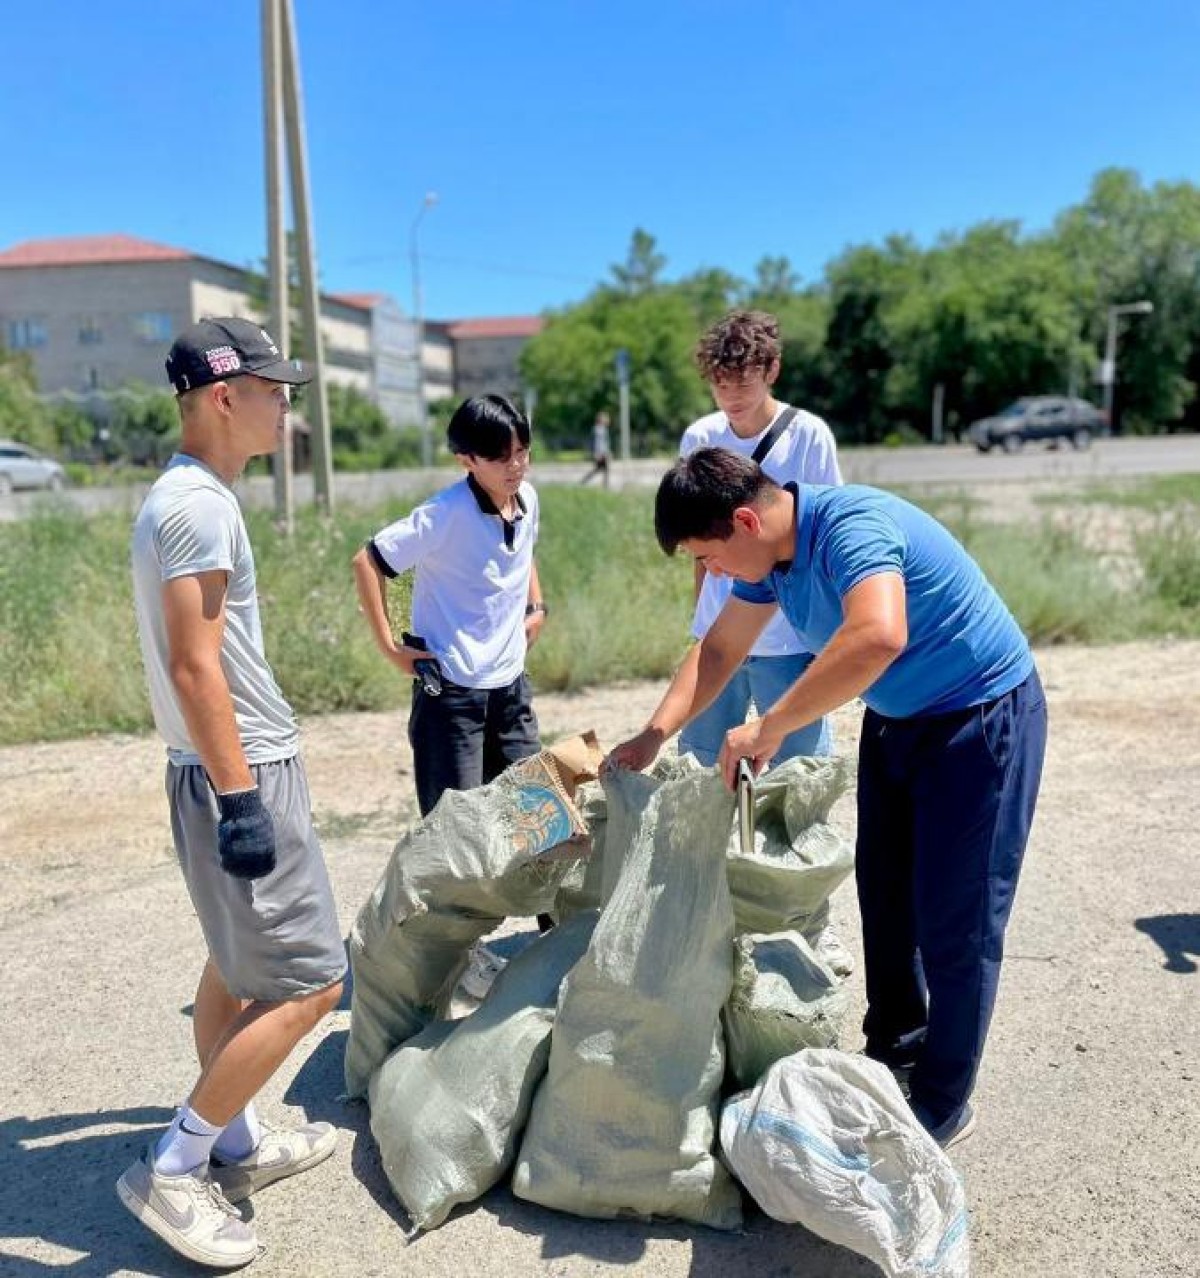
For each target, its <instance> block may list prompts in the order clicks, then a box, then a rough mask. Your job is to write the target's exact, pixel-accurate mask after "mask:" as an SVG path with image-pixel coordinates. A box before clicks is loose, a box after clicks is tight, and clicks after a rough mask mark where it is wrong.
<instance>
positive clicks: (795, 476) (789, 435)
mask: <svg viewBox="0 0 1200 1278" xmlns="http://www.w3.org/2000/svg"><path fill="white" fill-rule="evenodd" d="M780 353H781V347H780V342H779V321H778V320H777V319H776V318H775V317H774V316H773V315H768V314H767V313H766V312H765V311H743V310H737V311H731V312H730V313H729V314H728V315H726V316H725V317H724V319H722V320H720V321H718V322H717V323H716V324H714V325H713V326H712V327H711V328H710V329H708V331H707V332H706V333H705V334H704V335H703V336H702V337H701V338H700V341H699V342H698V344H697V346H696V364H697V367H698V368H699V370H700V374H701V376H702V377H703V378H704V380H705V381H706V382H708V384H709V386H710V387H711V389H712V395H713V399H714V400H715V401H716V404H717V409H718V411H717V412H715V413H709V414H708V416H707V417H701V418H700V420H699V421H697V422H693V423H692V425H691V426H689V427H688V428H687V430H686V431H685V432H684V436H683V442H682V443H681V444H680V447H679V452H680V456H682V457H689V456H691V454H692V453H694V452H695V451H696V450H697V449H698V448H727V449H729V450H730V451H731V452H735V453H738V454H740V455H741V456H743V457H752V458H753V459H754V460H755V461H756V462H758V464H759V465H760V466H761V467H762V469H763V470H764V471H765V472H766V474H767V475H769V476H770V477H771V478H772V479H774V480H775V481H776V483H779V484H786V483H804V484H841V482H842V475H841V471H840V470H839V469H838V462H837V444H836V442H835V441H834V438H833V432H832V431H831V430H830V429H829V427H828V426H826V424H825V423H824V422H823V421H822V420H821V418H819V417H815V416H814V415H813V414H812V413H806V412H805V411H804V410H803V409H796V408H792V407H790V406H789V405H787V404H783V403H781V402H780V401H779V400H777V399H776V398H775V397H774V395H773V394H772V392H771V388H772V386H773V385H774V383H775V380H776V379H777V378H778V376H779V360H780ZM695 568H696V612H695V617H694V619H693V621H692V634H693V635H694V636H695V638H696V639H703V638H704V636H705V634H706V633H707V632H708V629H709V627H710V626H711V625H712V624H713V622H714V621H715V620H716V619H717V614H718V613H719V612H720V611H721V608H722V607H723V605H724V603H725V601H726V600H727V599H728V598H729V593H730V590H731V589H732V586H733V583H732V582H731V581H730V580H729V579H728V578H725V577H718V576H715V575H714V574H712V573H709V572H706V571H705V568H704V565H703V564H701V563H700V562H699V561H697V563H696V565H695ZM696 651H697V649H693V654H694V653H695V652H696ZM812 659H813V658H812V654H811V653H809V652H808V651H807V650H806V649H805V648H804V646H803V644H801V642H800V640H799V639H798V638H797V635H796V632H795V630H793V629H792V627H791V626H790V625H788V623H787V621H786V620H785V618H784V617H783V616H782V615H781V614H780V613H778V612H776V613H775V615H774V617H773V618H772V620H771V621H770V622H769V623H768V625H767V628H766V629H765V630H764V631H763V632H762V634H761V635H760V636H759V638H758V641H757V642H756V643H755V645H754V647H753V649H752V650H751V652H750V655H749V657H747V658H746V660H745V661H744V662H743V663H742V665H741V666H740V667H739V668H738V670H737V671H736V672H735V674H734V675H733V677H732V678H731V679H730V681H729V683H728V684H727V685H726V686H725V688H724V690H723V691H722V692H721V693H720V695H719V696H718V697H717V699H716V700H715V701H714V702H713V704H712V705H711V706H709V707H708V709H707V710H705V711H703V712H702V713H701V714H699V715H697V716H696V718H695V719H693V720H692V721H691V722H690V723H689V724H688V725H687V726H686V727H685V728H684V730H683V732H682V734H681V736H680V738H679V751H680V753H681V754H693V755H695V756H696V758H697V759H698V760H699V761H700V762H701V763H703V764H704V765H705V766H707V767H711V766H712V765H713V764H715V763H716V761H717V756H718V755H719V754H720V753H721V746H722V745H723V744H724V741H725V734H726V733H727V732H728V731H730V729H732V728H737V727H740V726H741V725H742V724H743V723H744V722H745V721H746V712H747V711H748V710H749V708H750V704H751V702H753V704H754V706H755V708H756V709H757V710H758V713H759V714H760V715H762V714H766V712H767V711H768V710H769V709H770V708H771V707H772V706H773V705H774V704H775V703H776V701H778V700H779V698H780V697H781V696H783V694H784V693H785V692H786V691H787V690H788V689H789V688H790V687H791V686H792V684H794V683H795V682H796V680H797V679H799V678H800V676H801V675H802V674H803V673H804V671H805V670H806V669H807V668H808V666H809V664H810V663H811V662H812ZM832 748H833V747H832V740H831V737H830V732H829V726H828V723H827V721H826V720H825V719H824V718H819V719H817V720H816V721H815V722H813V723H810V724H807V725H805V726H804V727H803V728H801V729H800V730H799V731H796V732H792V733H791V734H789V735H788V736H787V737H785V738H784V740H783V743H782V744H781V745H780V747H779V752H778V754H776V756H775V759H774V762H776V763H782V762H783V761H784V760H785V759H790V758H793V757H794V756H796V755H812V754H829V753H830V751H831V750H832Z"/></svg>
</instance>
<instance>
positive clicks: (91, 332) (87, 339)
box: [79, 315, 104, 346]
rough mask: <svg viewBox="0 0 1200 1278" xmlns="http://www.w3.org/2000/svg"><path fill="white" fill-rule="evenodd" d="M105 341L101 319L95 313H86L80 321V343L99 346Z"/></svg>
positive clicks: (81, 344)
mask: <svg viewBox="0 0 1200 1278" xmlns="http://www.w3.org/2000/svg"><path fill="white" fill-rule="evenodd" d="M102 341H104V333H103V332H102V331H101V328H100V321H99V320H98V319H97V318H96V317H95V316H94V315H85V316H84V317H83V319H81V320H80V321H79V345H80V346H99V345H100V343H101V342H102Z"/></svg>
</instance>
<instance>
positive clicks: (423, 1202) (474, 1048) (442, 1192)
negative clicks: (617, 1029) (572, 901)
mask: <svg viewBox="0 0 1200 1278" xmlns="http://www.w3.org/2000/svg"><path fill="white" fill-rule="evenodd" d="M595 923H596V913H595V912H594V911H592V912H590V913H580V914H575V915H573V916H572V917H571V918H570V919H569V920H567V921H566V922H565V923H561V924H559V926H558V927H556V928H554V929H553V931H551V932H548V933H547V934H546V935H545V936H542V937H539V938H538V939H537V940H536V941H534V942H533V943H532V944H531V945H529V946H527V947H526V948H525V949H524V950H522V951H521V953H520V954H518V955H517V956H516V958H514V959H513V960H512V961H511V962H510V963H508V965H507V966H506V967H505V968H504V970H503V971H502V972H501V973H500V975H499V976H497V978H496V981H495V984H494V985H493V986H492V988H491V990H490V991H489V992H488V996H487V998H486V999H485V1000H484V1001H483V1003H482V1004H481V1006H479V1007H478V1008H476V1010H475V1011H474V1012H472V1013H471V1015H470V1016H468V1017H465V1018H464V1019H463V1020H460V1021H435V1022H434V1023H433V1024H432V1025H430V1026H428V1027H427V1028H425V1029H424V1030H422V1031H421V1033H419V1034H417V1035H416V1036H415V1037H414V1038H410V1039H409V1040H408V1041H407V1042H406V1043H404V1044H403V1046H401V1047H399V1048H397V1049H396V1051H394V1052H393V1053H392V1054H391V1056H389V1057H388V1059H387V1060H386V1061H385V1062H384V1064H383V1065H382V1066H381V1067H380V1068H379V1069H378V1070H376V1072H375V1074H374V1075H373V1076H372V1078H371V1085H370V1093H369V1094H370V1100H371V1131H372V1133H373V1134H374V1136H375V1139H376V1141H377V1142H378V1144H379V1152H380V1155H381V1156H382V1159H383V1169H384V1171H385V1172H386V1173H387V1178H388V1181H389V1182H390V1184H391V1186H392V1189H393V1190H394V1191H395V1194H396V1197H397V1198H399V1199H400V1201H401V1203H402V1204H403V1205H404V1208H405V1210H406V1211H407V1212H408V1214H409V1216H410V1218H411V1219H412V1222H413V1224H414V1226H415V1227H416V1228H417V1229H434V1228H436V1227H437V1226H438V1225H440V1224H441V1223H442V1222H443V1221H444V1220H445V1219H446V1217H447V1216H448V1215H449V1214H450V1212H451V1210H452V1209H453V1208H454V1207H455V1206H456V1205H457V1204H459V1203H465V1202H472V1201H473V1200H474V1199H476V1198H478V1197H480V1195H482V1194H484V1193H486V1192H487V1191H488V1190H489V1189H490V1188H491V1187H492V1186H493V1185H494V1184H496V1182H497V1181H499V1180H500V1178H501V1176H503V1175H504V1173H505V1171H506V1170H507V1169H508V1167H509V1166H510V1165H511V1163H512V1160H513V1156H514V1155H515V1153H516V1143H517V1138H518V1137H519V1135H520V1133H521V1131H522V1129H523V1128H524V1126H525V1122H526V1119H527V1118H528V1117H529V1107H530V1105H531V1103H532V1101H533V1093H534V1089H535V1088H536V1087H537V1085H538V1082H539V1081H540V1080H541V1078H542V1076H543V1075H544V1074H545V1072H546V1061H547V1059H548V1058H549V1055H550V1027H551V1024H552V1023H553V1020H554V1009H555V1004H556V1003H557V1001H558V989H559V985H560V983H561V982H562V979H563V977H564V976H566V974H567V973H568V972H569V971H570V970H571V968H572V967H574V966H575V964H576V963H577V962H578V961H579V959H580V957H581V956H582V954H583V952H584V950H585V949H586V948H587V943H588V940H589V939H590V937H591V934H592V929H593V927H594V926H595Z"/></svg>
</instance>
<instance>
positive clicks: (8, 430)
mask: <svg viewBox="0 0 1200 1278" xmlns="http://www.w3.org/2000/svg"><path fill="white" fill-rule="evenodd" d="M0 436H2V437H4V438H6V439H16V440H19V441H20V442H21V443H23V444H29V445H30V446H31V447H33V448H39V449H45V450H48V451H52V450H53V449H54V447H55V445H56V443H57V441H56V439H55V438H54V429H53V422H52V419H51V416H50V413H49V411H48V410H47V408H46V405H45V404H43V403H42V401H41V400H40V399H39V398H38V393H37V379H36V377H35V376H34V371H33V361H32V360H31V359H30V358H29V355H28V352H26V351H15V352H10V351H6V350H4V349H3V348H2V347H0Z"/></svg>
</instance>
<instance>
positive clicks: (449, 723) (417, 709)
mask: <svg viewBox="0 0 1200 1278" xmlns="http://www.w3.org/2000/svg"><path fill="white" fill-rule="evenodd" d="M408 740H409V743H410V744H411V745H412V750H413V768H414V771H415V773H416V782H417V802H418V803H419V804H420V807H421V815H422V816H426V815H428V813H430V812H431V811H432V810H433V808H434V805H435V804H436V803H437V801H438V800H439V799H440V798H441V797H442V793H443V791H445V790H471V789H474V788H475V786H477V785H485V784H486V783H487V782H489V781H494V780H495V779H496V777H498V776H499V775H500V773H501V772H503V771H504V769H505V768H507V767H508V766H509V764H510V763H516V762H517V760H518V759H527V758H529V756H530V755H531V754H537V752H538V751H539V750H540V749H541V744H540V742H539V740H538V722H537V716H536V715H535V714H534V713H533V706H532V704H531V698H530V689H529V680H528V678H527V677H526V676H525V675H521V676H520V677H519V678H517V679H514V680H513V682H512V683H510V684H509V685H508V686H507V687H504V688H463V687H460V686H459V685H458V684H456V683H451V682H450V681H449V680H444V681H443V684H442V695H441V696H440V697H431V696H429V694H428V693H426V692H425V691H424V690H423V689H422V687H421V684H420V681H419V680H415V679H414V680H413V698H412V710H411V712H410V713H409V716H408Z"/></svg>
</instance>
